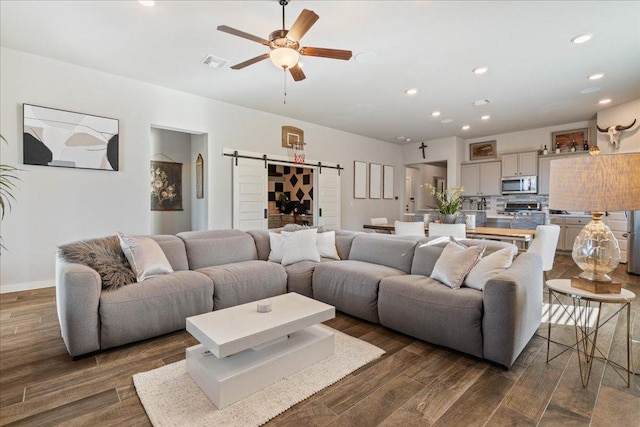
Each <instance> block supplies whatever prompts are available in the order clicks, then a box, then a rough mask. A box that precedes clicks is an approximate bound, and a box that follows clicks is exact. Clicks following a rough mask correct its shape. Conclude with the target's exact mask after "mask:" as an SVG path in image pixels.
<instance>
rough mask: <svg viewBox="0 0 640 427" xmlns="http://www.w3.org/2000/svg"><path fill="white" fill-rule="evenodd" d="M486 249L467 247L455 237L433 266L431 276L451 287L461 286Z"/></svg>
mask: <svg viewBox="0 0 640 427" xmlns="http://www.w3.org/2000/svg"><path fill="white" fill-rule="evenodd" d="M484 249H485V247H484V246H471V247H466V246H464V245H463V244H462V243H459V242H456V241H455V239H454V240H453V241H450V242H449V243H447V246H445V247H444V250H443V251H442V254H441V255H440V258H438V261H436V265H434V266H433V271H432V272H431V278H432V279H435V280H439V281H440V282H442V283H444V284H445V285H447V286H449V287H450V288H454V289H457V288H459V287H460V286H461V285H462V282H463V281H464V278H465V277H466V276H467V274H469V271H471V269H472V268H473V266H474V265H475V264H476V263H477V262H478V260H479V259H480V257H481V256H482V253H483V252H484Z"/></svg>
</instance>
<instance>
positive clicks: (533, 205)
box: [504, 202, 542, 215]
mask: <svg viewBox="0 0 640 427" xmlns="http://www.w3.org/2000/svg"><path fill="white" fill-rule="evenodd" d="M541 211H542V209H541V207H540V202H507V203H506V204H505V206H504V213H505V215H515V214H516V213H523V212H525V213H526V212H529V213H533V212H541Z"/></svg>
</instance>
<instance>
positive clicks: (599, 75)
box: [589, 73, 604, 80]
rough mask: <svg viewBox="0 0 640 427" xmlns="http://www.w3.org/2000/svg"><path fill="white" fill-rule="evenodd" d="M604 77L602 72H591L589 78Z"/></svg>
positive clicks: (597, 78)
mask: <svg viewBox="0 0 640 427" xmlns="http://www.w3.org/2000/svg"><path fill="white" fill-rule="evenodd" d="M603 77H604V74H603V73H597V74H591V75H590V76H589V80H599V79H601V78H603Z"/></svg>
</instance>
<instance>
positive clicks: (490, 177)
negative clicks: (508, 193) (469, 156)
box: [460, 162, 502, 196]
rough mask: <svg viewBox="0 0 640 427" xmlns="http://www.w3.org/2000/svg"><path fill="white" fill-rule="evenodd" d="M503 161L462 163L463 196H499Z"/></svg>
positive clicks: (461, 181)
mask: <svg viewBox="0 0 640 427" xmlns="http://www.w3.org/2000/svg"><path fill="white" fill-rule="evenodd" d="M501 167H502V164H501V162H485V163H468V164H463V165H460V183H461V185H462V187H464V191H463V193H462V195H463V196H498V195H500V193H501V191H500V190H501V189H500V171H501Z"/></svg>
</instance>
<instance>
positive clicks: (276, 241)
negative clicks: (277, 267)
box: [269, 231, 282, 263]
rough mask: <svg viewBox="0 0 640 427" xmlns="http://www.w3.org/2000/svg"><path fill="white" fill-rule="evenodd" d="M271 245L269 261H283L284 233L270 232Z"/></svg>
mask: <svg viewBox="0 0 640 427" xmlns="http://www.w3.org/2000/svg"><path fill="white" fill-rule="evenodd" d="M269 246H270V247H271V252H269V261H272V262H277V263H281V262H282V234H280V233H273V232H271V231H270V232H269Z"/></svg>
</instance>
